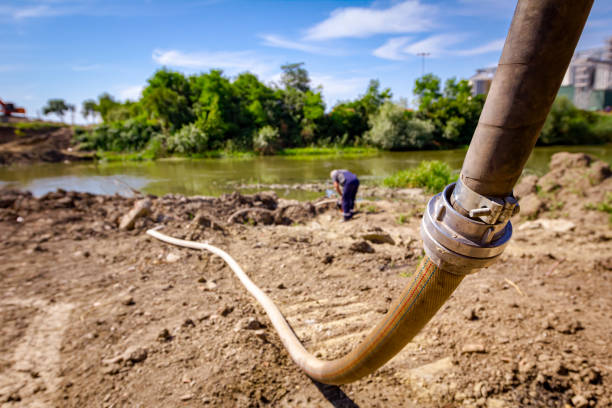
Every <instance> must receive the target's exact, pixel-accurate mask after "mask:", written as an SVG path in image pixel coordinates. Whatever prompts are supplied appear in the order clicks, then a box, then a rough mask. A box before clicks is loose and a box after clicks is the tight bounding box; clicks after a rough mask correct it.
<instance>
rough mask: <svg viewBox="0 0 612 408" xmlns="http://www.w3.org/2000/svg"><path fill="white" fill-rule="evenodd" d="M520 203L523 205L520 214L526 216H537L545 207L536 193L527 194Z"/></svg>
mask: <svg viewBox="0 0 612 408" xmlns="http://www.w3.org/2000/svg"><path fill="white" fill-rule="evenodd" d="M519 204H520V206H521V212H520V214H521V216H523V217H526V218H535V217H537V216H538V214H539V213H540V211H542V209H543V208H544V203H543V202H542V200H540V198H539V197H538V196H537V195H536V194H535V193H531V194H527V195H526V196H525V197H523V198H522V199H521V200H520V202H519Z"/></svg>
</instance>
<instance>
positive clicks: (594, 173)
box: [588, 161, 612, 185]
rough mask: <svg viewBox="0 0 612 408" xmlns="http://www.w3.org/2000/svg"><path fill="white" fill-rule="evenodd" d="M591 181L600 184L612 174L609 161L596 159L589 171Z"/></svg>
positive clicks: (593, 183)
mask: <svg viewBox="0 0 612 408" xmlns="http://www.w3.org/2000/svg"><path fill="white" fill-rule="evenodd" d="M588 176H589V181H590V182H591V184H592V185H597V184H600V183H601V182H602V181H604V180H605V179H607V178H608V177H610V176H612V171H611V170H610V166H609V165H608V164H607V163H604V162H602V161H596V162H595V163H593V164H592V165H591V167H590V168H589V172H588Z"/></svg>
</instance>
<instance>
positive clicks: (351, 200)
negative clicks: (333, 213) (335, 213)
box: [330, 170, 359, 221]
mask: <svg viewBox="0 0 612 408" xmlns="http://www.w3.org/2000/svg"><path fill="white" fill-rule="evenodd" d="M330 176H331V179H332V180H333V182H334V188H335V189H336V192H337V193H338V194H339V195H340V197H342V215H343V217H344V221H348V220H350V219H351V218H352V217H353V214H354V213H355V211H353V209H354V208H355V196H357V190H358V189H359V179H358V178H357V176H356V175H354V174H353V173H351V172H350V171H348V170H332V172H331V173H330ZM340 187H342V190H340Z"/></svg>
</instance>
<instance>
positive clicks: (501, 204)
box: [451, 178, 520, 225]
mask: <svg viewBox="0 0 612 408" xmlns="http://www.w3.org/2000/svg"><path fill="white" fill-rule="evenodd" d="M451 204H453V205H455V204H457V205H459V207H460V208H462V209H464V210H465V212H466V214H469V216H470V218H477V219H480V220H481V221H483V222H485V223H486V224H491V225H493V224H499V223H504V222H506V221H508V220H509V219H510V217H512V216H513V215H515V214H518V212H519V210H520V207H519V204H518V201H517V200H516V198H514V196H513V195H509V196H508V197H505V198H504V199H501V198H496V197H486V196H483V195H481V194H478V193H477V192H475V191H474V190H472V189H471V188H469V187H468V186H466V185H465V184H463V182H462V181H461V178H460V179H459V180H457V182H456V183H455V188H454V190H453V195H452V197H451ZM455 208H456V207H455Z"/></svg>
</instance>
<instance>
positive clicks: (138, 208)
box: [119, 198, 151, 230]
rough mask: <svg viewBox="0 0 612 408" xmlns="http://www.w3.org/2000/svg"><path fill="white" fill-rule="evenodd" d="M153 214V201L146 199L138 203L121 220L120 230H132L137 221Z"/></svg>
mask: <svg viewBox="0 0 612 408" xmlns="http://www.w3.org/2000/svg"><path fill="white" fill-rule="evenodd" d="M150 212H151V200H149V199H148V198H145V199H144V200H139V201H136V203H135V204H134V207H133V208H132V209H131V210H130V212H128V213H127V214H125V215H124V216H123V217H122V218H121V222H120V223H119V229H121V230H131V229H134V224H135V223H136V220H137V219H139V218H140V217H144V216H145V215H148V214H149V213H150Z"/></svg>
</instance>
